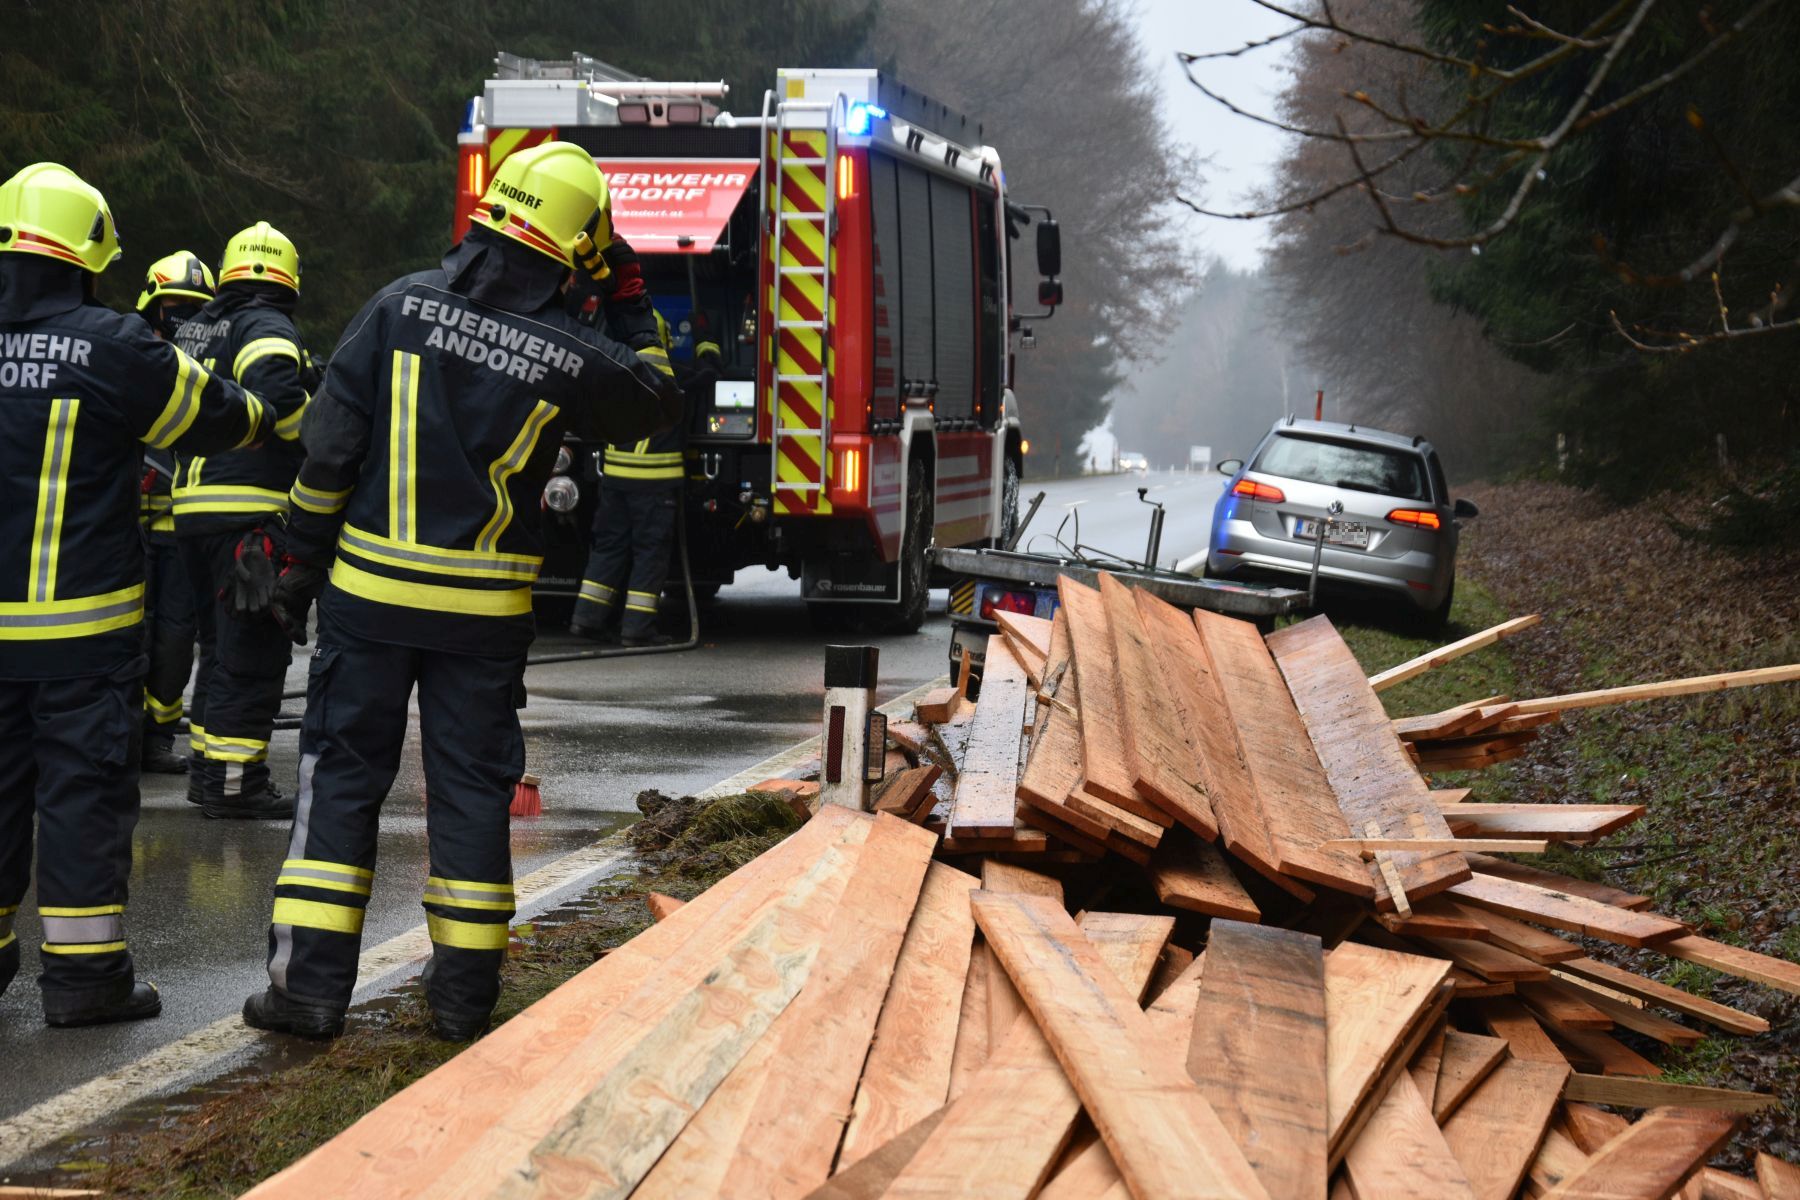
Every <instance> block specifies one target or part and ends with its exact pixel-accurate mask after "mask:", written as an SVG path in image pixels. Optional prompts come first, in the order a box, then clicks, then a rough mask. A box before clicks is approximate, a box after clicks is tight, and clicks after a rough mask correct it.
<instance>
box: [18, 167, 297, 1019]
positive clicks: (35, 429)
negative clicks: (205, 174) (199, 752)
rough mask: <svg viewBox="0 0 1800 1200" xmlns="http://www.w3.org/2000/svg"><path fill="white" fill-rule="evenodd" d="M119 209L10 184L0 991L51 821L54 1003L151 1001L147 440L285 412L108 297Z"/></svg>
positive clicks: (194, 445)
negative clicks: (142, 785)
mask: <svg viewBox="0 0 1800 1200" xmlns="http://www.w3.org/2000/svg"><path fill="white" fill-rule="evenodd" d="M118 255H119V240H118V232H117V229H116V227H115V226H114V224H113V218H112V213H111V211H110V210H109V209H108V207H107V204H106V200H105V198H104V197H103V196H101V194H100V193H99V191H98V190H96V189H95V188H93V187H92V186H91V185H89V184H88V183H86V182H85V181H83V180H82V179H81V178H80V177H79V176H77V175H76V174H75V173H74V172H73V171H71V170H69V169H68V168H67V167H64V166H61V165H59V164H56V163H36V164H34V165H32V166H29V167H26V168H25V169H24V170H22V171H20V172H19V173H18V174H16V175H14V176H13V177H12V178H11V179H8V180H7V181H6V182H5V183H0V990H4V989H5V987H6V985H7V984H8V983H9V982H11V980H12V977H13V976H14V975H15V974H16V973H17V971H18V969H19V965H20V954H19V940H18V934H17V933H16V931H15V929H14V921H15V919H16V917H17V914H18V909H19V904H20V901H21V900H22V899H23V898H24V895H25V890H26V886H27V884H28V883H29V882H30V867H31V858H32V823H33V818H34V816H35V818H36V824H37V904H38V916H39V918H40V920H41V923H42V930H43V940H42V945H41V953H42V960H41V961H42V964H43V973H42V974H41V975H40V976H39V978H38V984H39V986H40V988H41V989H42V992H43V1003H44V1017H45V1020H47V1021H48V1022H49V1023H50V1024H52V1025H88V1024H98V1023H101V1022H107V1021H123V1020H133V1019H136V1018H140V1017H151V1016H155V1015H156V1014H157V1013H158V1012H159V1011H160V1010H161V1007H162V1004H161V1000H160V999H159V998H158V996H157V993H156V989H155V987H153V986H152V985H150V984H148V983H143V982H140V981H138V980H137V979H136V976H135V972H134V969H133V966H132V960H131V953H130V951H129V950H128V949H127V948H126V938H125V915H124V914H125V890H126V877H127V875H128V873H129V872H130V868H131V836H132V830H133V829H134V828H135V827H136V825H137V817H138V802H139V798H138V759H137V755H138V739H139V736H140V734H141V732H142V725H141V721H142V717H141V712H142V703H143V680H144V653H143V630H142V629H141V625H142V622H143V616H144V558H143V550H142V546H141V543H140V541H139V538H138V533H137V529H136V521H135V517H136V512H135V509H136V506H137V495H136V466H137V463H138V455H139V452H140V450H139V447H140V444H142V445H148V446H151V447H154V448H156V449H159V450H168V449H180V450H183V451H187V452H194V453H206V452H211V451H215V450H228V449H230V448H231V447H233V446H242V445H249V444H252V443H254V442H256V441H258V440H260V439H261V438H262V437H263V436H265V434H266V433H267V432H268V430H269V428H270V427H272V425H273V423H274V422H273V417H272V416H271V415H270V414H269V412H268V410H267V409H266V407H265V406H264V405H263V403H262V402H261V401H260V400H258V399H257V398H256V397H254V396H251V395H249V394H247V393H245V392H244V391H242V390H241V389H239V388H238V387H237V386H236V385H234V384H233V383H231V382H230V381H229V380H227V379H225V378H223V377H222V376H220V375H218V374H215V373H214V372H212V371H209V370H207V369H206V368H205V367H204V366H202V365H200V364H199V363H197V362H195V361H194V360H193V359H192V358H190V357H188V356H187V355H185V354H183V353H181V352H180V350H178V349H177V348H176V347H175V346H174V345H172V344H170V343H169V342H166V341H162V340H160V339H158V338H157V337H155V336H154V335H153V334H152V333H151V331H150V329H149V328H148V327H147V326H146V325H145V324H144V322H142V321H140V320H138V319H137V318H136V317H133V316H129V315H125V314H120V313H115V312H113V311H112V310H111V309H108V308H105V307H103V306H102V305H100V304H98V303H97V302H96V301H95V300H94V284H95V281H96V279H97V278H98V277H99V275H100V273H101V272H102V271H104V270H106V268H107V267H108V266H110V265H111V264H112V262H113V261H114V260H115V259H117V258H118Z"/></svg>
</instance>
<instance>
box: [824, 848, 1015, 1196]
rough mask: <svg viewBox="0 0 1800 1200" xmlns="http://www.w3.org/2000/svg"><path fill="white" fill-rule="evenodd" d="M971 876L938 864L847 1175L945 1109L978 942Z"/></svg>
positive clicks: (862, 1090) (875, 1058) (905, 959)
mask: <svg viewBox="0 0 1800 1200" xmlns="http://www.w3.org/2000/svg"><path fill="white" fill-rule="evenodd" d="M980 886H981V881H980V880H978V879H976V878H975V877H974V876H973V875H969V874H967V873H965V872H962V871H958V870H957V869H956V868H955V867H952V866H949V865H948V864H946V863H941V862H936V863H932V864H931V866H930V868H929V869H927V871H926V872H925V884H924V886H923V887H922V888H921V889H920V890H919V903H918V906H917V907H916V908H914V909H913V915H912V921H911V923H910V924H908V925H907V927H906V939H905V941H903V942H901V944H900V958H899V961H898V962H897V963H895V965H894V978H893V982H892V983H890V984H889V985H888V994H887V999H886V1000H884V1001H883V1002H882V1006H881V1017H880V1019H879V1020H878V1021H877V1022H876V1024H875V1041H874V1044H873V1045H872V1046H870V1048H869V1059H868V1062H867V1063H866V1064H865V1065H864V1067H863V1073H862V1080H861V1082H860V1083H858V1084H857V1088H856V1100H855V1101H854V1103H852V1105H851V1107H850V1124H849V1126H848V1127H847V1128H846V1129H845V1130H844V1144H843V1147H842V1149H840V1150H839V1151H838V1160H837V1167H836V1169H837V1170H839V1171H842V1170H843V1169H845V1168H846V1167H849V1166H851V1165H853V1164H854V1163H855V1162H856V1161H857V1160H858V1159H861V1158H863V1157H865V1156H866V1155H868V1154H869V1153H870V1152H871V1151H873V1150H874V1149H876V1148H877V1147H879V1146H881V1145H883V1144H884V1143H886V1142H887V1141H888V1140H889V1139H890V1138H893V1137H897V1136H898V1135H899V1134H901V1133H903V1132H905V1131H906V1130H907V1129H910V1128H911V1127H912V1126H914V1125H915V1124H917V1123H918V1122H919V1121H920V1120H922V1119H923V1118H925V1117H926V1116H929V1115H930V1114H931V1113H933V1112H935V1111H936V1110H937V1109H939V1108H941V1107H942V1106H943V1104H944V1103H945V1101H946V1100H948V1099H949V1096H950V1061H951V1055H952V1053H953V1052H954V1050H955V1048H956V1024H957V1019H958V1017H959V1015H960V1008H961V1003H962V994H963V988H964V985H965V983H966V982H967V980H968V975H969V959H970V956H971V952H972V950H973V947H974V941H975V916H974V913H973V912H971V911H970V909H969V893H970V892H971V891H973V890H975V889H976V888H978V887H980Z"/></svg>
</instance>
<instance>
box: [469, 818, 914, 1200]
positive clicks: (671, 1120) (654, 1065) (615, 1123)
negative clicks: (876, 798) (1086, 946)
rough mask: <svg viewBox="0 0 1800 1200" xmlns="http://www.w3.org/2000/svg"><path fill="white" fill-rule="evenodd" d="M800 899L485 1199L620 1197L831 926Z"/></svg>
mask: <svg viewBox="0 0 1800 1200" xmlns="http://www.w3.org/2000/svg"><path fill="white" fill-rule="evenodd" d="M865 853H867V850H865ZM882 865H883V866H884V867H885V865H886V864H885V863H884V864H882ZM849 869H850V868H849V867H848V866H846V867H845V868H844V871H845V873H846V874H848V873H849ZM803 903H804V905H805V906H804V907H796V905H795V903H794V902H793V901H790V902H789V903H787V904H784V905H782V906H780V907H778V908H776V909H774V910H773V911H771V912H770V913H768V914H767V915H766V916H765V917H764V918H763V919H762V921H761V922H760V923H759V924H758V925H757V927H756V928H755V929H753V930H751V932H750V933H748V934H747V935H745V937H744V939H743V940H742V941H740V942H739V943H738V944H737V945H736V946H735V947H733V948H732V951H731V953H730V954H728V955H727V956H726V957H725V958H724V959H723V960H722V961H721V962H720V964H719V965H718V966H717V967H716V968H714V969H713V970H712V971H711V972H709V973H708V974H707V976H706V977H705V978H704V979H703V980H702V981H701V982H700V984H699V985H698V986H697V987H695V988H694V990H693V991H691V992H689V993H688V994H687V995H686V996H684V997H682V998H681V1000H680V1001H679V1002H678V1003H677V1004H676V1005H675V1007H674V1008H673V1009H672V1010H670V1012H669V1013H668V1015H666V1016H665V1017H664V1018H663V1019H662V1020H661V1021H659V1022H658V1023H657V1024H656V1025H655V1026H654V1027H653V1028H652V1029H650V1030H649V1031H648V1032H647V1033H646V1034H645V1035H644V1037H643V1038H642V1039H641V1040H639V1041H638V1042H637V1044H636V1045H634V1046H633V1047H632V1048H631V1049H630V1051H629V1052H628V1053H626V1055H625V1056H624V1057H623V1058H622V1059H620V1061H619V1062H618V1064H617V1065H616V1066H615V1067H614V1068H613V1069H612V1070H611V1071H609V1072H608V1073H607V1075H606V1077H605V1078H604V1079H602V1080H601V1081H600V1083H599V1085H598V1086H596V1087H595V1088H594V1090H593V1091H591V1092H589V1093H588V1094H587V1095H586V1096H584V1097H583V1098H582V1099H581V1101H580V1102H579V1103H578V1104H576V1105H575V1107H574V1108H572V1109H570V1110H569V1112H567V1113H566V1114H564V1116H563V1117H562V1119H561V1120H559V1121H558V1122H557V1123H556V1125H555V1126H554V1127H553V1128H552V1129H551V1130H550V1132H549V1133H547V1134H545V1135H544V1136H543V1138H542V1139H541V1140H540V1141H539V1142H538V1144H537V1145H536V1146H534V1147H532V1149H531V1152H530V1154H529V1156H528V1161H527V1162H526V1164H524V1165H522V1166H520V1167H519V1168H518V1169H517V1170H515V1171H513V1172H510V1173H509V1174H508V1175H507V1177H506V1178H505V1180H504V1181H503V1182H502V1183H501V1185H500V1186H499V1187H497V1188H495V1189H494V1191H493V1192H492V1193H491V1195H492V1196H493V1197H494V1200H542V1198H544V1197H552V1196H567V1195H582V1196H589V1197H593V1198H594V1200H624V1197H626V1196H629V1195H630V1194H631V1192H632V1191H633V1189H635V1188H636V1187H637V1186H638V1184H639V1183H640V1182H641V1181H642V1180H643V1178H644V1176H645V1174H646V1173H648V1172H649V1170H650V1168H651V1167H652V1166H654V1165H655V1163H656V1161H657V1159H658V1158H660V1157H661V1156H662V1154H663V1151H664V1150H665V1149H667V1148H668V1146H669V1143H670V1142H672V1141H674V1140H675V1136H676V1135H677V1134H679V1133H680V1132H681V1130H682V1129H683V1128H684V1127H685V1126H686V1125H687V1123H688V1121H689V1119H690V1118H692V1116H693V1115H694V1113H695V1112H696V1111H697V1110H698V1109H699V1108H700V1106H701V1104H703V1103H704V1102H705V1101H706V1099H707V1098H708V1097H709V1096H711V1095H712V1094H713V1092H714V1090H715V1089H716V1088H717V1087H718V1086H719V1084H721V1083H722V1082H724V1080H725V1077H726V1076H727V1075H729V1074H730V1073H731V1071H732V1070H733V1069H735V1068H736V1067H737V1065H738V1063H739V1062H740V1061H741V1060H742V1059H743V1057H744V1054H745V1052H746V1051H747V1050H748V1049H749V1048H750V1046H751V1045H752V1044H753V1043H754V1042H756V1041H757V1040H758V1039H759V1038H761V1037H762V1036H763V1034H764V1032H765V1031H767V1030H768V1028H769V1026H770V1025H771V1024H772V1023H773V1022H774V1020H775V1018H776V1017H777V1016H778V1015H779V1014H780V1013H781V1012H782V1011H783V1010H784V1009H785V1008H787V1006H788V1004H789V1003H790V1002H791V1001H792V1000H793V999H794V997H795V996H796V995H798V994H799V992H800V988H801V986H802V984H804V983H805V982H806V979H807V976H808V974H809V972H810V971H811V970H812V969H813V965H814V962H815V960H816V959H817V958H818V957H819V953H820V949H821V946H822V944H823V942H824V941H825V940H826V936H827V933H828V930H829V926H830V925H831V923H832V914H831V913H830V912H829V911H821V910H819V909H818V908H816V907H814V906H812V904H811V898H810V897H808V898H807V900H806V901H805V902H803Z"/></svg>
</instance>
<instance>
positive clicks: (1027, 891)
mask: <svg viewBox="0 0 1800 1200" xmlns="http://www.w3.org/2000/svg"><path fill="white" fill-rule="evenodd" d="M981 887H982V890H983V891H988V892H1016V893H1019V894H1021V895H1026V896H1048V897H1049V898H1050V899H1052V900H1054V901H1056V902H1057V903H1058V904H1061V903H1062V902H1063V886H1062V883H1061V881H1060V880H1057V879H1053V878H1051V877H1050V876H1048V875H1045V874H1043V873H1042V872H1039V871H1032V870H1029V869H1027V868H1025V867H1020V866H1014V865H1012V864H1010V863H1003V862H1001V861H999V860H998V859H993V858H990V859H988V860H986V861H985V862H983V863H982V864H981ZM963 899H964V906H965V907H967V903H968V898H967V897H966V896H965V897H964V898H963ZM969 920H970V922H971V924H972V923H973V922H974V920H975V917H974V914H973V913H971V914H970V916H969ZM979 953H981V954H984V955H986V956H987V959H988V965H987V999H988V1045H989V1046H998V1045H1000V1044H1001V1043H1002V1042H1004V1041H1005V1040H1006V1035H1007V1034H1008V1033H1009V1032H1010V1031H1011V1030H1012V1027H1013V1022H1014V1021H1016V1020H1018V1019H1019V1018H1020V1017H1022V1016H1024V1015H1025V1002H1024V1001H1023V1000H1021V999H1019V993H1018V992H1017V991H1015V990H1014V989H1013V985H1012V982H1011V981H1010V980H1009V979H1007V977H1006V972H1004V971H1002V970H1001V969H1000V964H999V962H998V960H996V959H995V958H994V950H993V947H992V946H988V945H985V944H984V945H983V946H982V947H981V949H980V951H979Z"/></svg>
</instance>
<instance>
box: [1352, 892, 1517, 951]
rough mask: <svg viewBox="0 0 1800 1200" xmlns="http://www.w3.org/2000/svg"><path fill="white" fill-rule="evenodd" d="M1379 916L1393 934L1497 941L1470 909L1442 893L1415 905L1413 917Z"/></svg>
mask: <svg viewBox="0 0 1800 1200" xmlns="http://www.w3.org/2000/svg"><path fill="white" fill-rule="evenodd" d="M1378 919H1379V920H1380V922H1381V925H1382V927H1383V928H1385V929H1386V930H1387V931H1388V932H1389V933H1397V934H1399V935H1400V936H1402V937H1447V938H1461V939H1463V940H1465V941H1471V942H1486V941H1492V940H1493V939H1492V938H1490V937H1489V936H1488V931H1487V927H1486V926H1485V925H1483V924H1482V923H1481V922H1479V921H1477V920H1475V919H1474V918H1473V917H1472V916H1471V915H1470V913H1469V912H1468V911H1467V910H1464V909H1462V908H1460V907H1459V906H1457V905H1455V904H1452V903H1451V902H1450V901H1448V900H1445V899H1444V898H1443V897H1442V896H1433V897H1431V898H1430V899H1428V900H1426V901H1424V902H1423V903H1422V904H1419V905H1416V906H1414V908H1413V912H1412V915H1411V916H1410V917H1401V916H1398V915H1396V914H1394V913H1382V914H1380V915H1379V917H1378Z"/></svg>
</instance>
